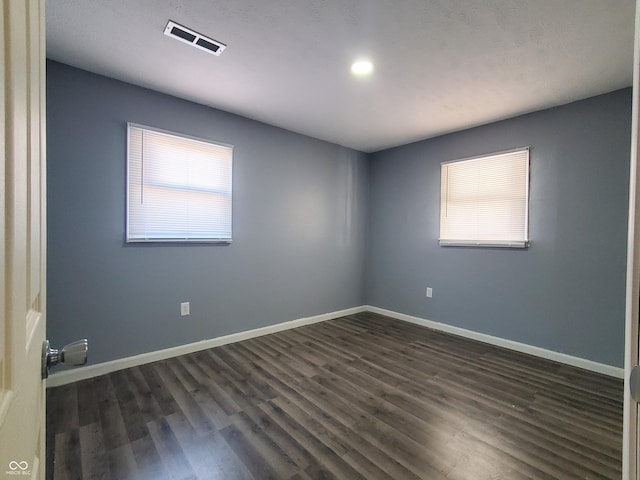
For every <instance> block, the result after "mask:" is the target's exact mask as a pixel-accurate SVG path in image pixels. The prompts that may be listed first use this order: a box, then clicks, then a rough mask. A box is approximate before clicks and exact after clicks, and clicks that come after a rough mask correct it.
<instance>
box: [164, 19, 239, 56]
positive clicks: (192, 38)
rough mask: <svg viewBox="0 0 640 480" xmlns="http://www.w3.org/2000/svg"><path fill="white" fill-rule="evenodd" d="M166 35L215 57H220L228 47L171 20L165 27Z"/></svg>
mask: <svg viewBox="0 0 640 480" xmlns="http://www.w3.org/2000/svg"><path fill="white" fill-rule="evenodd" d="M164 34H165V35H166V36H168V37H171V38H175V39H176V40H180V41H181V42H184V43H188V44H189V45H193V46H194V47H196V48H199V49H200V50H204V51H205V52H208V53H212V54H214V55H220V54H221V53H222V52H223V50H224V49H225V48H227V46H226V45H225V44H224V43H220V42H218V41H217V40H214V39H212V38H209V37H205V36H204V35H201V34H199V33H198V32H194V31H193V30H191V29H190V28H187V27H183V26H182V25H178V24H177V23H176V22H174V21H173V20H169V23H167V26H166V27H164Z"/></svg>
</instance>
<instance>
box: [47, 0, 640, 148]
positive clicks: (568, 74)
mask: <svg viewBox="0 0 640 480" xmlns="http://www.w3.org/2000/svg"><path fill="white" fill-rule="evenodd" d="M634 3H635V2H634V0H395V1H391V0H108V1H105V0H48V1H47V56H48V57H49V58H51V59H53V60H57V61H60V62H63V63H66V64H69V65H73V66H76V67H80V68H83V69H85V70H89V71H92V72H96V73H99V74H102V75H107V76H109V77H113V78H117V79H120V80H124V81H126V82H130V83H133V84H137V85H142V86H144V87H148V88H151V89H153V90H157V91H160V92H165V93H168V94H171V95H175V96H177V97H181V98H185V99H188V100H192V101H195V102H198V103H201V104H204V105H209V106H212V107H215V108H219V109H222V110H226V111H229V112H233V113H237V114H240V115H243V116H246V117H250V118H254V119H257V120H260V121H263V122H266V123H269V124H272V125H276V126H279V127H283V128H286V129H288V130H292V131H295V132H299V133H303V134H306V135H310V136H313V137H316V138H320V139H323V140H328V141H330V142H334V143H337V144H340V145H345V146H348V147H352V148H355V149H358V150H362V151H365V152H372V151H376V150H380V149H384V148H387V147H391V146H396V145H401V144H405V143H409V142H411V141H415V140H419V139H423V138H428V137H433V136H436V135H440V134H443V133H446V132H451V131H455V130H461V129H464V128H467V127H470V126H475V125H480V124H484V123H489V122H492V121H495V120H499V119H504V118H508V117H513V116H515V115H519V114H522V113H526V112H531V111H535V110H540V109H543V108H547V107H550V106H555V105H561V104H565V103H568V102H571V101H575V100H579V99H582V98H587V97H590V96H593V95H598V94H601V93H606V92H610V91H613V90H617V89H619V88H623V87H627V86H629V85H631V83H632V60H633V27H634ZM169 19H171V20H174V21H175V22H177V23H180V24H182V25H184V26H186V27H189V28H191V29H193V30H195V31H197V32H199V33H202V34H204V35H208V36H210V37H212V38H214V39H216V40H219V41H221V42H223V43H225V44H227V45H228V47H227V49H226V51H224V52H223V53H222V55H221V56H219V57H216V56H213V55H210V54H207V53H205V52H203V51H201V50H198V49H196V48H193V47H190V46H189V45H186V44H184V43H181V42H178V41H176V40H174V39H172V38H169V37H167V36H165V35H163V30H164V27H165V25H166V24H167V21H168V20H169ZM361 56H365V57H369V58H370V59H371V60H372V61H373V62H374V64H375V71H374V73H373V75H372V76H371V77H369V78H356V77H354V76H352V75H351V73H350V71H349V67H350V64H351V63H352V62H353V61H354V60H355V59H356V58H357V57H361Z"/></svg>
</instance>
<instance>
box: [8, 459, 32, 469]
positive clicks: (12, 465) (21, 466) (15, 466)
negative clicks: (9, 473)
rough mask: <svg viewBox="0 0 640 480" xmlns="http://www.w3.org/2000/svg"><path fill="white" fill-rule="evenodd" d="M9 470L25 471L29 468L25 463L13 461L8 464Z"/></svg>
mask: <svg viewBox="0 0 640 480" xmlns="http://www.w3.org/2000/svg"><path fill="white" fill-rule="evenodd" d="M9 468H10V469H11V470H18V469H20V470H26V469H27V468H29V464H28V463H27V462H26V461H22V462H16V461H15V460H12V461H10V462H9Z"/></svg>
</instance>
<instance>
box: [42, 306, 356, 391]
mask: <svg viewBox="0 0 640 480" xmlns="http://www.w3.org/2000/svg"><path fill="white" fill-rule="evenodd" d="M364 311H365V307H362V306H361V307H353V308H347V309H346V310H338V311H336V312H330V313H324V314H322V315H315V316H313V317H305V318H299V319H297V320H291V321H288V322H283V323H277V324H275V325H269V326H268V327H261V328H256V329H254V330H247V331H244V332H238V333H232V334H230V335H224V336H222V337H216V338H210V339H208V340H202V341H199V342H194V343H188V344H186V345H179V346H177V347H171V348H165V349H163V350H156V351H154V352H148V353H141V354H140V355H134V356H132V357H126V358H120V359H118V360H112V361H109V362H104V363H97V364H95V365H88V366H86V367H81V368H74V369H70V370H63V371H61V372H55V373H52V374H51V375H50V376H49V378H47V388H51V387H59V386H61V385H66V384H68V383H73V382H78V381H80V380H86V379H88V378H93V377H97V376H99V375H104V374H106V373H111V372H115V371H116V370H122V369H125V368H129V367H136V366H138V365H144V364H145V363H151V362H157V361H158V360H165V359H167V358H172V357H177V356H179V355H185V354H187V353H193V352H198V351H200V350H206V349H207V348H213V347H219V346H220V345H226V344H228V343H235V342H240V341H242V340H248V339H250V338H255V337H261V336H263V335H269V334H270V333H276V332H281V331H283V330H289V329H291V328H297V327H302V326H304V325H311V324H312V323H318V322H324V321H325V320H332V319H334V318H340V317H344V316H345V315H353V314H355V313H360V312H364Z"/></svg>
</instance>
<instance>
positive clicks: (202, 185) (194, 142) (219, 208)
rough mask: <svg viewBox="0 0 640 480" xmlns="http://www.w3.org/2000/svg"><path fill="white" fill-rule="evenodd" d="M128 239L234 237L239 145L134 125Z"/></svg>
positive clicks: (129, 160) (211, 239)
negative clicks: (234, 178) (235, 158)
mask: <svg viewBox="0 0 640 480" xmlns="http://www.w3.org/2000/svg"><path fill="white" fill-rule="evenodd" d="M127 145H128V155H127V187H128V191H127V242H221V243H229V242H231V200H232V195H231V194H232V163H233V147H231V146H227V145H219V144H216V143H212V142H209V141H206V140H200V139H195V138H191V137H185V136H180V135H177V134H173V133H169V132H164V131H161V130H156V129H152V128H149V127H143V126H140V125H135V124H132V123H130V124H128V144H127Z"/></svg>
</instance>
